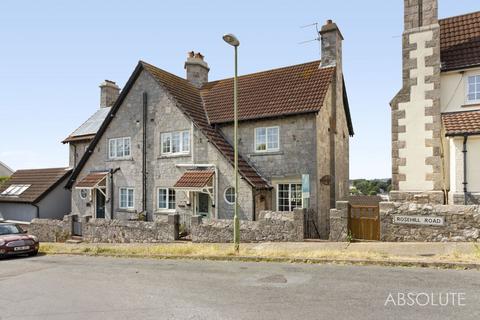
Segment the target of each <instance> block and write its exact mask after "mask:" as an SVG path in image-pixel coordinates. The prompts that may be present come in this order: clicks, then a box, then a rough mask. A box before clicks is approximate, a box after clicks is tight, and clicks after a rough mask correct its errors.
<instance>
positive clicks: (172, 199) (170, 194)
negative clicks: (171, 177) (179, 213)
mask: <svg viewBox="0 0 480 320" xmlns="http://www.w3.org/2000/svg"><path fill="white" fill-rule="evenodd" d="M168 191H169V192H168V209H172V210H174V209H175V190H172V189H169V190H168Z"/></svg>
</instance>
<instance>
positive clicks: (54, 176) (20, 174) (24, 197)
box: [0, 168, 72, 203]
mask: <svg viewBox="0 0 480 320" xmlns="http://www.w3.org/2000/svg"><path fill="white" fill-rule="evenodd" d="M71 173H72V170H71V169H69V168H49V169H31V170H17V171H15V173H14V174H13V175H12V176H11V177H10V179H9V180H8V181H7V182H6V183H5V184H3V185H2V186H0V193H2V192H3V191H4V190H6V189H7V188H8V187H9V186H11V185H13V184H19V185H30V187H29V188H28V189H27V190H25V191H24V192H23V193H22V194H20V195H19V196H0V202H21V203H37V202H39V201H40V200H41V199H42V198H43V197H44V196H46V195H47V194H48V192H50V191H51V190H53V189H54V188H55V187H56V186H57V185H58V184H60V183H61V182H62V181H63V180H64V179H65V178H66V177H67V176H68V175H70V174H71Z"/></svg>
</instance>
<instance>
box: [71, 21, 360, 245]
mask: <svg viewBox="0 0 480 320" xmlns="http://www.w3.org/2000/svg"><path fill="white" fill-rule="evenodd" d="M320 33H321V34H320V36H321V42H322V60H321V61H313V62H308V63H303V64H299V65H294V66H289V67H284V68H279V69H274V70H269V71H264V72H258V73H254V74H248V75H243V76H240V77H239V139H238V142H239V154H240V157H239V171H240V177H241V179H240V183H239V190H238V197H239V199H238V200H239V205H240V217H241V219H248V220H254V219H256V217H257V215H258V213H259V212H260V211H262V210H278V211H293V209H295V208H301V207H308V208H311V209H312V210H314V211H315V212H316V213H317V215H316V217H317V218H316V219H315V220H316V221H315V222H316V226H317V228H318V230H319V233H320V235H321V236H322V237H328V230H329V226H328V216H329V210H330V208H332V207H334V205H335V201H336V200H341V199H344V198H345V197H346V196H347V195H348V187H349V183H348V181H349V162H348V156H349V137H350V136H352V135H353V127H352V123H351V119H350V112H349V106H348V99H347V94H346V90H345V84H344V78H343V71H342V40H343V37H342V34H341V33H340V30H339V29H338V27H337V25H336V24H335V23H333V22H332V21H328V22H327V24H326V25H324V26H323V27H322V31H321V32H320ZM185 69H186V78H182V77H178V76H176V75H174V74H171V73H169V72H167V71H164V70H162V69H160V68H157V67H155V66H153V65H151V64H148V63H146V62H143V61H140V62H139V63H138V65H137V67H136V68H135V70H134V71H133V73H132V75H131V77H130V79H129V80H128V82H127V83H126V85H125V87H124V88H123V90H122V91H121V92H120V93H119V94H118V89H115V88H114V87H115V86H114V83H112V82H106V83H104V84H103V86H102V101H115V103H110V104H111V106H110V105H109V103H107V102H102V106H103V107H104V108H109V109H108V111H102V112H100V113H101V114H97V116H94V117H93V119H91V120H92V121H90V122H91V124H92V123H93V125H92V126H91V127H90V130H91V131H92V130H93V131H96V133H95V134H94V135H91V134H90V132H87V131H88V130H85V132H82V130H80V132H77V133H74V134H72V135H71V136H70V137H69V138H67V139H66V141H65V142H66V143H69V144H70V150H71V152H76V154H74V155H71V163H72V164H73V165H74V166H75V168H74V171H73V174H72V176H71V177H70V180H69V182H68V186H69V187H70V188H72V189H73V190H72V191H73V192H72V213H74V214H78V215H81V216H85V215H87V216H91V217H94V218H105V219H136V218H146V219H147V220H149V221H152V220H156V219H162V217H163V216H165V215H166V214H169V213H173V212H177V213H179V214H180V216H181V219H182V221H184V222H188V221H189V218H188V217H189V216H192V215H204V216H207V217H209V218H219V219H230V218H232V217H233V204H234V200H235V190H234V188H233V184H234V169H233V160H234V150H233V147H232V146H233V79H232V78H230V79H224V80H217V81H208V72H209V67H208V65H207V63H206V61H205V60H204V57H203V56H202V55H201V54H200V53H194V52H191V53H189V55H188V57H187V61H186V62H185ZM117 96H118V98H117ZM102 117H103V118H104V120H102V121H100V124H99V121H98V119H99V118H102ZM87 122H88V121H87ZM85 126H86V127H87V128H88V127H89V125H88V124H86V125H85ZM92 128H93V129H92ZM79 129H80V128H79ZM82 135H83V136H84V137H85V138H86V139H82V138H81V136H82ZM79 136H80V138H79ZM79 152H80V153H79ZM302 177H304V178H303V183H304V184H303V187H304V188H305V189H309V191H310V195H309V198H304V196H306V195H305V194H302ZM306 177H308V179H307V178H306ZM307 183H308V186H306V185H305V184H307ZM307 187H308V188H307ZM304 191H305V190H304Z"/></svg>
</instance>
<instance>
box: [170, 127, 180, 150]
mask: <svg viewBox="0 0 480 320" xmlns="http://www.w3.org/2000/svg"><path fill="white" fill-rule="evenodd" d="M178 152H180V132H173V133H172V153H178Z"/></svg>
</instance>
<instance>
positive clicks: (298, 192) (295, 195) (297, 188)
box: [290, 184, 302, 211]
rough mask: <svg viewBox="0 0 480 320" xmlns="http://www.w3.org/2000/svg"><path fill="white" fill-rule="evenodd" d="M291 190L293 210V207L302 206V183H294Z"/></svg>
mask: <svg viewBox="0 0 480 320" xmlns="http://www.w3.org/2000/svg"><path fill="white" fill-rule="evenodd" d="M290 190H291V192H290V201H291V202H290V207H291V209H290V210H291V211H293V209H296V208H301V207H302V185H301V184H292V185H291V189H290Z"/></svg>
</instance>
